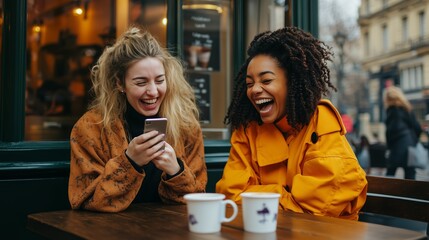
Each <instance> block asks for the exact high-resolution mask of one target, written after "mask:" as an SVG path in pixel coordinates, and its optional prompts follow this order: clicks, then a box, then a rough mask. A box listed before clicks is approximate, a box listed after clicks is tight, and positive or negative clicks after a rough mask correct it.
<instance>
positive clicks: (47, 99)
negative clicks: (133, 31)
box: [25, 0, 167, 141]
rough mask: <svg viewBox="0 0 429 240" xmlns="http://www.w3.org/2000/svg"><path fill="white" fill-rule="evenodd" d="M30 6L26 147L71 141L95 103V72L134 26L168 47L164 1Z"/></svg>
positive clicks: (40, 1) (31, 2) (51, 1)
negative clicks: (108, 51)
mask: <svg viewBox="0 0 429 240" xmlns="http://www.w3.org/2000/svg"><path fill="white" fill-rule="evenodd" d="M27 3H28V6H27V9H28V10H27V11H28V14H27V87H26V123H25V140H27V141H40V140H68V139H69V134H70V130H71V128H72V126H73V125H74V123H75V121H76V120H77V119H78V118H79V117H80V116H81V115H82V114H83V113H84V112H85V111H86V110H87V106H88V103H89V102H90V100H91V94H90V88H91V81H90V69H91V67H92V66H93V65H94V64H95V62H96V61H97V59H98V57H99V56H100V54H101V53H102V51H103V49H104V47H105V46H106V45H108V44H111V43H112V42H113V41H114V39H115V38H116V36H117V35H119V34H121V33H122V32H123V31H124V30H125V29H126V28H127V27H128V26H129V25H130V24H136V25H141V26H143V27H144V28H146V29H148V30H149V31H151V33H152V34H153V35H154V36H155V37H157V38H158V39H159V40H160V42H161V43H162V44H164V45H165V42H166V31H165V29H166V27H165V21H164V22H163V20H164V19H165V18H166V11H167V8H166V4H165V1H160V0H158V1H154V0H152V1H147V0H146V1H144V0H140V1H136V0H131V1H116V0H109V1H107V0H91V1H74V0H28V1H27ZM117 4H118V5H117Z"/></svg>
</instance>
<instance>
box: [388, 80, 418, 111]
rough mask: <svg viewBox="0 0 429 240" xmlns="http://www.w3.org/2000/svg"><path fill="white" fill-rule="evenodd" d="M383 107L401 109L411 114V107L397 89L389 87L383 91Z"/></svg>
mask: <svg viewBox="0 0 429 240" xmlns="http://www.w3.org/2000/svg"><path fill="white" fill-rule="evenodd" d="M383 101H384V107H385V108H386V109H387V108H389V107H391V106H395V107H402V108H404V109H405V110H407V111H408V112H411V110H412V106H411V104H410V102H409V101H408V99H407V98H406V97H405V95H404V93H403V92H402V90H401V89H400V88H399V87H396V86H390V87H388V88H386V89H385V90H384V95H383Z"/></svg>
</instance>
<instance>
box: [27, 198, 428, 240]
mask: <svg viewBox="0 0 429 240" xmlns="http://www.w3.org/2000/svg"><path fill="white" fill-rule="evenodd" d="M228 213H231V209H228ZM27 228H28V229H30V230H32V231H34V232H36V233H38V234H40V235H42V236H45V237H47V238H51V239H106V240H108V239H121V240H122V239H167V240H171V239H246V240H252V239H255V240H256V239H257V240H259V239H306V240H311V239H317V240H320V239H359V240H360V239H389V240H394V239H426V236H425V234H424V233H420V232H415V231H410V230H405V229H400V228H393V227H387V226H383V225H378V224H371V223H364V222H357V221H350V220H341V219H336V218H329V217H317V216H313V215H309V214H299V213H293V212H286V211H280V212H279V216H278V226H277V231H276V232H274V233H268V234H256V233H249V232H245V231H244V230H243V216H242V213H241V206H239V213H238V215H237V217H236V219H235V220H234V221H232V222H230V223H224V224H223V225H222V229H221V231H220V232H219V233H214V234H196V233H192V232H190V231H189V230H188V222H187V217H186V205H163V204H133V205H131V206H130V207H129V208H128V209H127V210H126V211H123V212H120V213H96V212H89V211H83V210H65V211H55V212H44V213H34V214H30V215H28V222H27Z"/></svg>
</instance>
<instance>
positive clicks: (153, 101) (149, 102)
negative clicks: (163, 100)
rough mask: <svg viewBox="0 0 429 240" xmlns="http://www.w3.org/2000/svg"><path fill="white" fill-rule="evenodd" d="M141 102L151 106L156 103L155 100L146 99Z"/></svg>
mask: <svg viewBox="0 0 429 240" xmlns="http://www.w3.org/2000/svg"><path fill="white" fill-rule="evenodd" d="M143 102H144V103H147V104H153V103H156V98H155V99H146V100H143Z"/></svg>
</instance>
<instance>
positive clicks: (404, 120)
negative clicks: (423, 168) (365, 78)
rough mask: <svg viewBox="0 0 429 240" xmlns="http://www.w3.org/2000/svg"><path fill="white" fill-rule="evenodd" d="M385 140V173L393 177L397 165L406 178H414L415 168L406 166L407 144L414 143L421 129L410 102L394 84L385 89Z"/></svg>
mask: <svg viewBox="0 0 429 240" xmlns="http://www.w3.org/2000/svg"><path fill="white" fill-rule="evenodd" d="M383 100H384V107H385V108H386V119H385V124H386V142H387V149H388V150H389V157H388V159H387V172H386V175H387V176H390V177H393V176H395V174H396V170H397V168H398V167H402V168H403V169H404V173H405V178H406V179H415V177H416V170H415V168H414V167H408V166H407V155H408V146H411V145H413V146H414V145H415V144H416V142H417V140H418V138H419V136H420V134H421V132H422V130H421V127H420V124H419V123H418V122H417V120H416V118H415V116H414V114H413V112H412V107H411V104H410V102H409V101H408V100H407V99H406V97H405V95H404V93H403V92H402V90H401V89H400V88H398V87H396V86H390V87H388V88H386V89H385V92H384V96H383Z"/></svg>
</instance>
